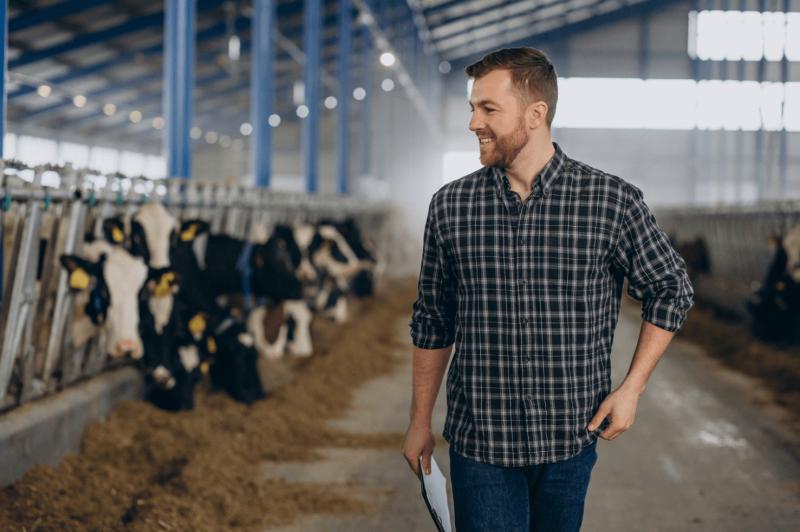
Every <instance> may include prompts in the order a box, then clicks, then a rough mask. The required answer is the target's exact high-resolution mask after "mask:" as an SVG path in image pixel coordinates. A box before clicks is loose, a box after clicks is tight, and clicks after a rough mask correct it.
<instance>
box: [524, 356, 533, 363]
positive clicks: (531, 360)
mask: <svg viewBox="0 0 800 532" xmlns="http://www.w3.org/2000/svg"><path fill="white" fill-rule="evenodd" d="M525 362H533V359H532V358H531V357H525Z"/></svg>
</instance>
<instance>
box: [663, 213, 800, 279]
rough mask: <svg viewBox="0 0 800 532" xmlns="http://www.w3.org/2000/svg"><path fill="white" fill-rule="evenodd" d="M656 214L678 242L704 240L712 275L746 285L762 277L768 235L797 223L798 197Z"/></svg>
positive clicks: (768, 255)
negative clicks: (796, 198)
mask: <svg viewBox="0 0 800 532" xmlns="http://www.w3.org/2000/svg"><path fill="white" fill-rule="evenodd" d="M655 215H656V218H657V220H658V224H659V225H660V226H661V227H662V228H663V229H664V230H665V231H666V232H667V233H669V234H670V235H671V236H673V237H674V238H675V239H676V240H677V241H678V242H685V241H689V240H693V239H695V238H697V237H702V238H703V239H704V240H705V243H706V248H707V250H708V256H709V259H710V263H711V274H712V275H714V276H716V277H719V278H723V279H727V280H729V281H733V282H737V283H745V284H747V285H749V284H750V283H751V282H752V281H754V280H761V279H762V278H763V277H764V274H765V273H766V270H767V267H768V265H769V262H770V260H771V259H772V252H771V251H770V250H769V246H768V244H767V237H768V236H769V235H770V234H773V233H775V234H780V235H784V234H786V232H787V230H788V229H789V228H791V227H793V226H795V225H798V224H800V201H797V200H794V201H775V202H763V203H759V204H756V205H746V206H745V205H742V206H735V205H732V206H720V207H684V208H670V209H661V210H657V211H656V212H655Z"/></svg>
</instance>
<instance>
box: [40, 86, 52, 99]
mask: <svg viewBox="0 0 800 532" xmlns="http://www.w3.org/2000/svg"><path fill="white" fill-rule="evenodd" d="M51 92H53V89H51V88H50V85H39V88H38V89H36V94H38V95H39V96H41V97H42V98H47V97H48V96H50V93H51Z"/></svg>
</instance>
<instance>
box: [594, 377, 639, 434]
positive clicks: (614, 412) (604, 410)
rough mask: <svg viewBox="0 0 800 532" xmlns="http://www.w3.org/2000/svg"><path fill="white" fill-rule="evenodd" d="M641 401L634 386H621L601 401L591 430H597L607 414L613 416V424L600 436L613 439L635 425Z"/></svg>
mask: <svg viewBox="0 0 800 532" xmlns="http://www.w3.org/2000/svg"><path fill="white" fill-rule="evenodd" d="M638 403H639V392H637V391H636V390H635V389H634V388H632V387H630V388H629V387H624V386H620V387H619V388H617V389H616V390H614V391H613V392H611V393H610V394H608V397H606V398H605V400H604V401H603V402H602V403H600V407H599V408H598V409H597V413H596V414H595V415H594V417H593V418H592V420H591V421H590V422H589V425H588V426H587V427H586V428H588V429H589V430H595V429H596V428H597V427H599V426H600V424H601V423H602V422H603V419H605V417H606V416H611V424H610V425H609V426H608V427H606V430H604V431H603V432H601V433H600V434H599V436H600V437H601V438H603V439H605V440H609V441H611V440H613V439H614V438H616V437H617V436H619V435H620V434H622V433H623V432H625V431H626V430H628V429H629V428H631V426H632V425H633V421H634V419H635V418H636V405H637V404H638Z"/></svg>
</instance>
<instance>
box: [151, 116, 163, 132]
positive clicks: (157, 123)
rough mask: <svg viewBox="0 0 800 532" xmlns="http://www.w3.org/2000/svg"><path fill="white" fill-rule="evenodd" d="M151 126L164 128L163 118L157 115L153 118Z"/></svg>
mask: <svg viewBox="0 0 800 532" xmlns="http://www.w3.org/2000/svg"><path fill="white" fill-rule="evenodd" d="M153 127H154V128H155V129H164V119H163V118H162V117H160V116H157V117H155V118H154V119H153Z"/></svg>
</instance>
